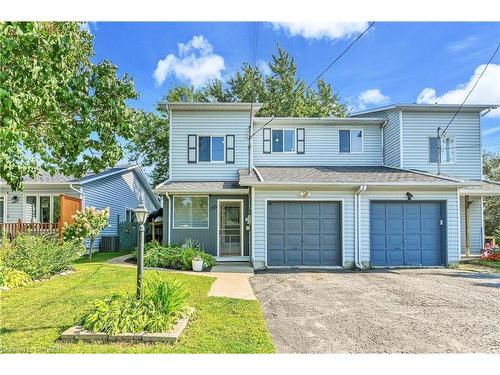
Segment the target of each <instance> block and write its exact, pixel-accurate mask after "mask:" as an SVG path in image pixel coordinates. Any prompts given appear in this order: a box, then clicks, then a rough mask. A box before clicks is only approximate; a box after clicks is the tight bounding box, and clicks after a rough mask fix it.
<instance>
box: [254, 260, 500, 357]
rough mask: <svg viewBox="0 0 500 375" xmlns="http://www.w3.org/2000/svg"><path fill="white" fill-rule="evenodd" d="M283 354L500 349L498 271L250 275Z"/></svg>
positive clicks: (386, 271)
mask: <svg viewBox="0 0 500 375" xmlns="http://www.w3.org/2000/svg"><path fill="white" fill-rule="evenodd" d="M250 281H251V284H252V287H253V289H254V291H255V293H256V295H257V298H258V299H259V300H260V302H261V304H262V308H263V310H264V315H265V319H266V322H267V325H268V328H269V330H270V332H271V335H272V337H273V340H274V343H275V345H276V347H277V350H278V352H282V353H444V352H461V353H462V352H495V353H500V274H498V273H497V274H490V273H480V272H470V271H461V270H450V269H426V270H422V269H420V270H408V269H407V270H377V271H364V272H359V271H358V272H354V271H337V272H305V271H304V272H300V271H299V272H298V271H293V272H292V271H290V272H287V271H264V272H262V273H258V274H256V275H255V276H254V277H252V278H251V280H250Z"/></svg>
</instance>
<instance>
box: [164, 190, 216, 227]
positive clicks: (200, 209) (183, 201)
mask: <svg viewBox="0 0 500 375" xmlns="http://www.w3.org/2000/svg"><path fill="white" fill-rule="evenodd" d="M208 213H209V207H208V196H197V195H194V196H187V195H176V196H174V197H173V218H174V219H173V228H174V229H208Z"/></svg>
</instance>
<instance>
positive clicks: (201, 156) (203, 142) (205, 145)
mask: <svg viewBox="0 0 500 375" xmlns="http://www.w3.org/2000/svg"><path fill="white" fill-rule="evenodd" d="M198 161H210V137H199V139H198Z"/></svg>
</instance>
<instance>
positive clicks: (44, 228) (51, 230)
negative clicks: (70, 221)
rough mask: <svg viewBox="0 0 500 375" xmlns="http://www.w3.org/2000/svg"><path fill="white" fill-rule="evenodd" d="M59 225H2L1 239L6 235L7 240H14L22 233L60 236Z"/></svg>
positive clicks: (0, 226) (0, 225) (20, 223)
mask: <svg viewBox="0 0 500 375" xmlns="http://www.w3.org/2000/svg"><path fill="white" fill-rule="evenodd" d="M59 230H60V225H59V223H23V222H21V220H19V221H18V222H17V223H0V237H1V236H3V234H4V233H6V235H7V238H8V239H10V240H13V239H14V238H16V236H18V235H19V234H21V233H30V234H33V235H44V234H56V235H59Z"/></svg>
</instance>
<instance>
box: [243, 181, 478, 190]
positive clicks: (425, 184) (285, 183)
mask: <svg viewBox="0 0 500 375" xmlns="http://www.w3.org/2000/svg"><path fill="white" fill-rule="evenodd" d="M294 185H296V186H304V185H306V186H325V187H331V186H351V187H356V186H359V185H360V182H356V181H353V182H332V183H327V182H308V181H273V182H253V181H252V182H243V186H265V187H271V186H280V187H281V186H290V187H292V186H294ZM362 185H368V186H396V187H412V186H413V187H414V186H423V187H428V188H431V189H432V188H435V187H449V188H450V189H451V188H456V187H466V186H469V185H471V184H470V183H465V182H464V183H459V182H457V183H452V182H448V183H445V182H363V183H362Z"/></svg>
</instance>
